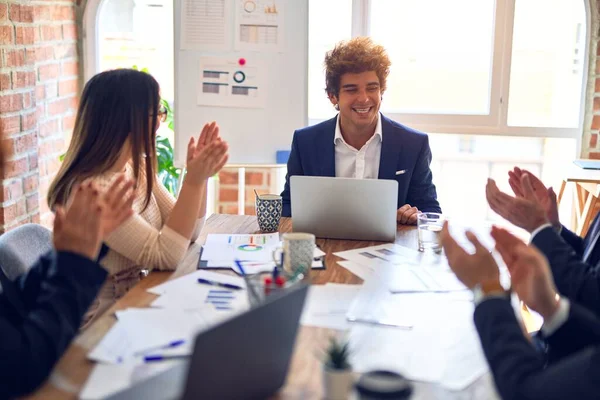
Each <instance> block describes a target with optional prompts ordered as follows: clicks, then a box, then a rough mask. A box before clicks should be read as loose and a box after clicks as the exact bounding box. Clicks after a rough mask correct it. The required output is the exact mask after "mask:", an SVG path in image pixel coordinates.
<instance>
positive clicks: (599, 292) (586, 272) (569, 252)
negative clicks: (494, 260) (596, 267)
mask: <svg viewBox="0 0 600 400" xmlns="http://www.w3.org/2000/svg"><path fill="white" fill-rule="evenodd" d="M532 243H533V244H534V245H535V246H536V247H537V248H538V249H540V251H541V252H542V253H544V255H545V256H546V258H547V259H548V262H549V263H550V268H551V269H552V275H553V276H554V282H555V283H556V288H557V289H558V291H559V292H560V293H561V294H563V295H564V296H566V297H568V298H569V299H571V300H572V301H573V302H575V303H579V305H581V306H584V307H586V308H588V309H589V310H591V311H592V312H593V313H594V314H596V315H597V316H600V276H599V275H598V274H597V273H596V272H595V271H593V269H592V268H591V266H590V265H589V264H587V263H585V262H583V261H582V260H581V256H579V255H578V254H577V253H576V252H575V250H574V249H573V247H571V246H570V245H569V244H567V243H566V242H565V241H564V240H563V239H562V238H561V236H560V235H559V234H558V233H556V232H555V231H554V229H552V228H550V227H548V228H546V229H543V230H542V231H540V232H539V233H538V234H537V235H535V237H534V238H533V239H532Z"/></svg>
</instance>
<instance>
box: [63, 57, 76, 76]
mask: <svg viewBox="0 0 600 400" xmlns="http://www.w3.org/2000/svg"><path fill="white" fill-rule="evenodd" d="M60 74H61V76H63V77H67V76H73V75H79V63H78V62H77V61H68V62H63V63H62V65H61V67H60Z"/></svg>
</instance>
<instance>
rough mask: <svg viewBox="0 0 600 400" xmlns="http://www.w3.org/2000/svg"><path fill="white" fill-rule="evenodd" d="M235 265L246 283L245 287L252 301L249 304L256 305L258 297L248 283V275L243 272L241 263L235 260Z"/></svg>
mask: <svg viewBox="0 0 600 400" xmlns="http://www.w3.org/2000/svg"><path fill="white" fill-rule="evenodd" d="M235 265H237V267H238V269H239V270H240V273H241V274H242V277H243V278H244V281H245V282H246V287H247V289H248V292H249V293H250V297H252V299H253V301H252V302H251V303H254V304H257V303H258V302H259V301H260V297H259V296H258V294H257V293H256V292H255V291H254V287H253V286H252V284H251V283H250V282H249V281H248V275H246V271H244V267H243V266H242V263H241V262H240V260H235Z"/></svg>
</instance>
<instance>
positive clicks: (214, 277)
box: [148, 270, 246, 295]
mask: <svg viewBox="0 0 600 400" xmlns="http://www.w3.org/2000/svg"><path fill="white" fill-rule="evenodd" d="M200 278H202V279H207V280H209V281H214V282H219V283H227V284H233V285H237V286H241V287H244V288H245V287H246V282H245V281H244V279H243V278H240V277H238V276H232V275H226V274H221V273H218V272H212V271H204V270H198V271H194V272H192V273H191V274H187V275H184V276H182V277H180V278H177V279H173V280H171V281H167V282H165V283H162V284H160V285H158V286H154V287H152V288H150V289H148V292H150V293H154V294H158V295H162V294H165V293H166V292H167V291H170V292H177V291H179V290H182V289H184V288H192V289H196V288H206V287H208V288H212V286H210V285H203V284H199V283H198V279H200Z"/></svg>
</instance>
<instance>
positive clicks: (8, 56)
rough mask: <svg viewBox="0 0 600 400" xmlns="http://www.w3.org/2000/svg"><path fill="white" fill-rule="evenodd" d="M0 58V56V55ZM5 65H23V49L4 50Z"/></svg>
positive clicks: (9, 66)
mask: <svg viewBox="0 0 600 400" xmlns="http://www.w3.org/2000/svg"><path fill="white" fill-rule="evenodd" d="M0 58H1V57H0ZM4 59H5V64H4V66H5V67H8V68H13V67H22V66H24V65H25V51H24V50H4Z"/></svg>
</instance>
